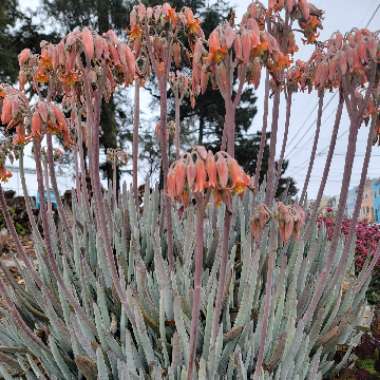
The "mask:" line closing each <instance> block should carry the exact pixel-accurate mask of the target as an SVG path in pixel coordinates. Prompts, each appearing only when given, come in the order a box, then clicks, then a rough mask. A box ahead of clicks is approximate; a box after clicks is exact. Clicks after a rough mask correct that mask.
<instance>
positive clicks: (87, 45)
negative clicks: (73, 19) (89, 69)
mask: <svg viewBox="0 0 380 380" xmlns="http://www.w3.org/2000/svg"><path fill="white" fill-rule="evenodd" d="M82 43H83V48H84V51H85V53H86V57H87V59H88V60H89V61H91V60H92V58H93V57H94V50H95V48H94V38H93V36H92V33H91V31H90V29H88V28H87V27H84V28H83V30H82Z"/></svg>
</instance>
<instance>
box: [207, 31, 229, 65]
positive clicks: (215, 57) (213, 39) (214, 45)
mask: <svg viewBox="0 0 380 380" xmlns="http://www.w3.org/2000/svg"><path fill="white" fill-rule="evenodd" d="M208 44H209V49H210V52H209V55H208V61H209V62H210V63H212V62H213V63H217V64H218V63H220V62H222V61H223V59H224V58H225V56H226V55H227V53H228V50H227V47H225V46H221V44H220V41H219V32H218V30H214V31H213V32H212V33H211V34H210V37H209V39H208Z"/></svg>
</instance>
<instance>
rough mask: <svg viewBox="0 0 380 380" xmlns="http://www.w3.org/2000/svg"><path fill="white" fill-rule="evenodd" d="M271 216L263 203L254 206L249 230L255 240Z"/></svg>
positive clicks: (258, 237)
mask: <svg viewBox="0 0 380 380" xmlns="http://www.w3.org/2000/svg"><path fill="white" fill-rule="evenodd" d="M270 217H271V213H270V210H269V209H268V207H267V206H266V205H265V204H263V203H262V204H260V205H258V206H257V207H256V208H255V212H254V214H253V216H252V220H251V232H252V235H253V237H254V239H255V240H256V241H258V240H259V239H260V236H261V233H262V231H263V229H264V227H265V225H266V224H267V223H268V222H269V220H270Z"/></svg>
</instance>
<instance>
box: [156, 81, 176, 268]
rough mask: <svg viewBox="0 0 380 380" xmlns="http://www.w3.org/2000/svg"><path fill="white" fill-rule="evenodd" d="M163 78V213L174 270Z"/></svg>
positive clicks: (161, 87) (161, 91) (161, 84)
mask: <svg viewBox="0 0 380 380" xmlns="http://www.w3.org/2000/svg"><path fill="white" fill-rule="evenodd" d="M164 79H165V78H161V79H160V80H159V86H160V145H161V167H162V174H163V188H164V195H163V212H164V215H165V216H166V229H167V230H166V233H167V239H168V241H167V242H168V259H169V269H170V270H173V268H174V253H173V225H172V214H171V202H170V199H169V197H168V196H167V194H166V190H167V176H168V170H169V157H168V130H167V113H168V110H167V106H168V105H167V103H168V95H167V91H166V80H164Z"/></svg>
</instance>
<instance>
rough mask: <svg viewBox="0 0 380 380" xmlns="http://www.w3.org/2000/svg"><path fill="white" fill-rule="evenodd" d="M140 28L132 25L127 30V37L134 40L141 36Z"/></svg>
mask: <svg viewBox="0 0 380 380" xmlns="http://www.w3.org/2000/svg"><path fill="white" fill-rule="evenodd" d="M142 34H143V32H142V29H141V28H140V27H139V26H138V25H134V26H133V27H132V28H131V30H130V31H129V33H128V35H129V38H130V39H131V40H132V41H134V40H137V39H139V38H141V37H142Z"/></svg>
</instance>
